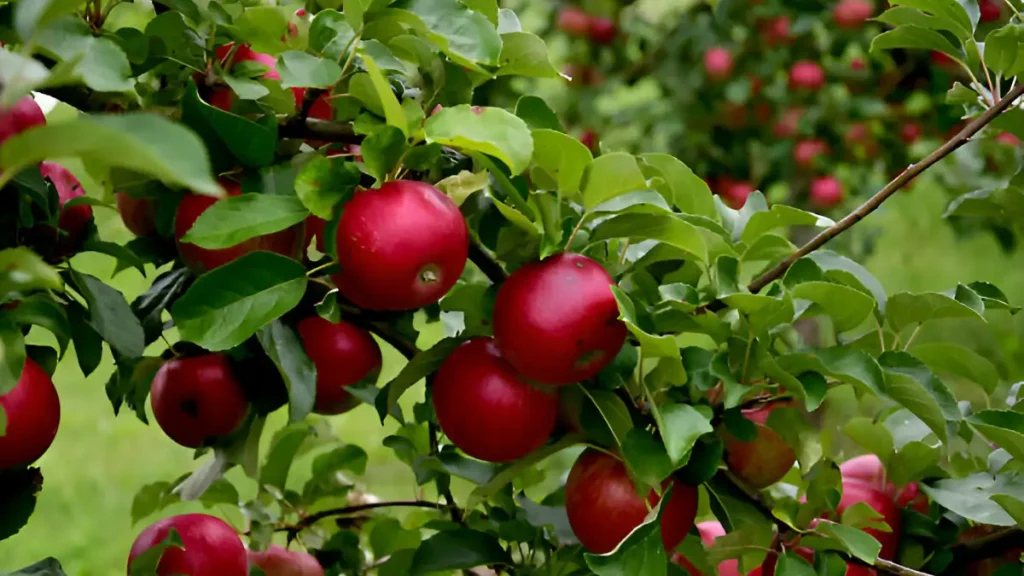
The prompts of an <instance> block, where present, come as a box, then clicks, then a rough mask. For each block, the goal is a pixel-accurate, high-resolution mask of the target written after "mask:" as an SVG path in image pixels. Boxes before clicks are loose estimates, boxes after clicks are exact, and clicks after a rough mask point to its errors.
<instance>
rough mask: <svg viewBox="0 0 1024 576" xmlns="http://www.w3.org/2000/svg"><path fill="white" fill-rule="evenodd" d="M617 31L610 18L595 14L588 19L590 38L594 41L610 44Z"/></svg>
mask: <svg viewBox="0 0 1024 576" xmlns="http://www.w3.org/2000/svg"><path fill="white" fill-rule="evenodd" d="M618 33H619V29H618V27H617V26H616V25H615V21H614V20H612V19H611V18H605V17H603V16H595V17H593V18H591V19H590V39H591V40H593V41H594V42H595V43H597V44H605V45H607V44H611V43H612V42H614V41H615V37H616V36H617V35H618Z"/></svg>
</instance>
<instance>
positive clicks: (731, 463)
mask: <svg viewBox="0 0 1024 576" xmlns="http://www.w3.org/2000/svg"><path fill="white" fill-rule="evenodd" d="M792 405H793V404H792V403H791V402H785V401H784V402H777V403H773V404H764V405H762V406H758V407H757V408H750V409H747V410H744V411H743V415H744V416H745V417H746V418H747V419H748V420H750V421H752V422H753V423H754V427H755V428H756V430H757V437H756V438H755V439H754V440H752V441H750V442H744V441H742V440H740V439H739V438H736V437H735V436H733V435H732V434H729V432H728V430H725V429H723V431H722V432H723V434H722V435H723V439H724V441H725V463H726V465H727V466H728V467H729V470H730V471H732V473H733V474H735V475H736V476H737V477H738V478H740V479H741V480H743V482H744V483H746V484H747V485H749V486H751V487H753V488H756V489H758V490H760V489H762V488H767V487H768V486H771V485H772V484H775V483H776V482H778V481H779V480H782V477H783V476H785V475H786V473H787V472H789V470H790V469H791V468H792V467H793V464H794V463H795V462H796V452H794V451H793V448H792V447H791V446H790V445H789V444H787V443H786V441H785V440H784V439H783V438H782V436H781V435H779V433H778V432H776V431H775V430H772V429H771V428H769V427H768V426H766V425H765V423H766V422H767V421H768V416H769V415H770V414H771V413H772V411H774V410H775V409H776V408H783V407H786V406H792Z"/></svg>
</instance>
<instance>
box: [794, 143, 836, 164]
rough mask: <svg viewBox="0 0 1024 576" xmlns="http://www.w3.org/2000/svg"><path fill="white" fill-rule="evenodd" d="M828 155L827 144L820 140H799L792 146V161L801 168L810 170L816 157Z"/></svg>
mask: <svg viewBox="0 0 1024 576" xmlns="http://www.w3.org/2000/svg"><path fill="white" fill-rule="evenodd" d="M825 154H828V143H827V142H825V141H824V140H821V139H820V138H809V139H807V140H800V141H799V142H797V143H796V145H795V146H793V161H794V162H796V165H797V166H800V167H801V168H812V167H813V166H814V163H815V161H816V160H817V159H818V156H823V155H825Z"/></svg>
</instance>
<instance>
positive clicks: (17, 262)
mask: <svg viewBox="0 0 1024 576" xmlns="http://www.w3.org/2000/svg"><path fill="white" fill-rule="evenodd" d="M63 289H64V281H63V280H61V278H60V274H59V273H58V272H57V270H56V269H55V268H53V267H52V266H50V265H49V264H47V263H46V262H43V259H42V258H40V257H39V256H38V255H37V254H36V253H35V252H33V251H31V250H29V249H28V248H24V247H17V248H6V249H4V250H0V297H2V296H6V295H7V294H9V293H10V292H30V291H32V290H57V291H61V290H63Z"/></svg>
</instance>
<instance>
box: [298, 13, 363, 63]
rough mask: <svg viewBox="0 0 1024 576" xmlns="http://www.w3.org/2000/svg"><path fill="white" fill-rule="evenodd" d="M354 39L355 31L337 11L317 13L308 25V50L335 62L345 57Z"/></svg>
mask: <svg viewBox="0 0 1024 576" xmlns="http://www.w3.org/2000/svg"><path fill="white" fill-rule="evenodd" d="M355 37H356V31H355V30H354V29H353V28H352V25H351V24H349V22H348V21H347V20H346V19H345V16H344V15H342V14H341V13H339V12H338V11H337V10H321V11H319V12H317V14H316V17H314V18H313V22H311V23H310V25H309V47H310V49H311V50H313V51H314V52H316V53H318V54H321V55H323V56H325V57H327V58H331V59H333V60H334V61H335V62H338V61H340V60H341V59H342V58H345V57H346V53H347V52H348V50H347V49H351V45H352V43H353V41H354V40H355Z"/></svg>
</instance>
